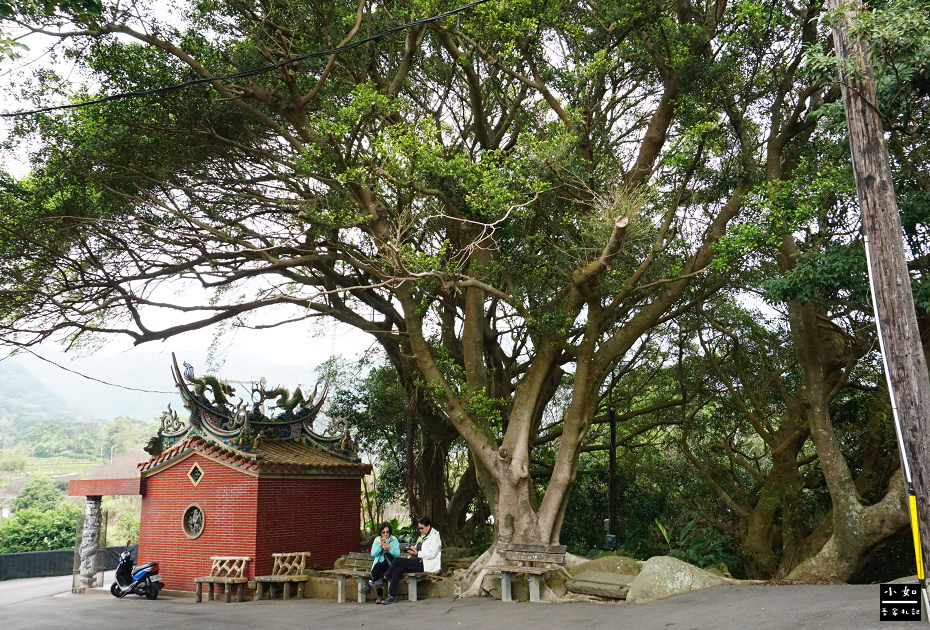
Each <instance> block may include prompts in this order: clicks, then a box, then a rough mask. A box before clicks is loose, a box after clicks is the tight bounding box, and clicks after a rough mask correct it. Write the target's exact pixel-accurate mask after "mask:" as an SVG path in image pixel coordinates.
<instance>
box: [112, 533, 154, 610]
mask: <svg viewBox="0 0 930 630" xmlns="http://www.w3.org/2000/svg"><path fill="white" fill-rule="evenodd" d="M131 542H132V541H129V540H127V541H126V551H124V552H123V553H121V554H120V555H119V564H117V565H116V581H115V582H113V584H112V585H111V586H110V593H111V594H112V595H113V597H117V598H123V597H126V596H127V595H131V594H133V593H135V594H136V595H140V596H141V595H145V597H146V599H156V598H157V597H158V591H160V590H161V589H162V588H164V586H165V585H164V583H163V582H162V581H161V576H160V575H159V574H158V563H157V562H149V563H148V564H143V565H142V566H140V567H136V568H135V570H133V568H132V554H131V553H130V552H129V545H130V543H131Z"/></svg>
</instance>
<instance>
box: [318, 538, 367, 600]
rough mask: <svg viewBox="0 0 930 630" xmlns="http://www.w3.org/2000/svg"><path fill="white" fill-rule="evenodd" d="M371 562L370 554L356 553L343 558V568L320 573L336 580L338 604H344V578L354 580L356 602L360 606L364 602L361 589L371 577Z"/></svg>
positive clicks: (363, 594)
mask: <svg viewBox="0 0 930 630" xmlns="http://www.w3.org/2000/svg"><path fill="white" fill-rule="evenodd" d="M373 561H374V558H372V557H371V554H367V553H363V552H361V551H356V552H353V553H350V554H348V555H347V556H346V557H345V560H344V561H343V563H342V567H343V568H341V569H330V570H329V571H322V573H323V575H332V576H334V577H335V578H336V581H337V583H338V591H337V594H336V601H338V602H339V603H340V604H344V603H345V601H346V578H355V581H356V582H357V583H358V601H359V603H360V604H362V603H364V602H365V593H363V592H362V587H363V586H365V584H367V583H368V578H370V577H371V563H372V562H373Z"/></svg>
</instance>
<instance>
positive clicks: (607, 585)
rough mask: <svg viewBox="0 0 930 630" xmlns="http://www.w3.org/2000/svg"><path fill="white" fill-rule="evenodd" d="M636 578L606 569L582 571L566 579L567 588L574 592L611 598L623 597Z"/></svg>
mask: <svg viewBox="0 0 930 630" xmlns="http://www.w3.org/2000/svg"><path fill="white" fill-rule="evenodd" d="M634 579H635V577H634V576H632V575H626V574H623V573H607V572H604V571H582V572H581V573H579V574H578V575H576V576H575V577H574V578H573V579H571V580H566V581H565V588H566V589H568V590H569V591H571V592H573V593H580V594H582V595H595V596H597V597H607V598H610V599H623V598H625V597H626V594H627V591H629V590H630V584H632V583H633V580H634Z"/></svg>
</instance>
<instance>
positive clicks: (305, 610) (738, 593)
mask: <svg viewBox="0 0 930 630" xmlns="http://www.w3.org/2000/svg"><path fill="white" fill-rule="evenodd" d="M56 580H57V582H56ZM30 583H31V584H30ZM55 591H57V592H58V594H53V595H50V594H49V593H51V592H55ZM889 626H890V627H891V628H896V629H897V628H908V627H915V628H916V627H918V626H923V627H926V625H925V624H920V623H917V622H894V623H890V622H885V623H882V622H879V621H878V586H877V585H865V586H862V585H855V586H756V585H751V586H750V585H733V586H729V585H728V586H719V587H716V588H712V589H708V590H704V591H697V592H693V593H688V594H685V595H679V596H676V597H671V598H668V599H665V600H661V601H658V602H653V603H651V604H644V605H635V604H629V605H628V604H624V603H569V604H545V603H543V604H528V603H519V602H517V603H509V604H505V603H502V602H500V601H497V600H492V599H488V598H468V599H460V600H452V599H427V600H422V601H419V602H413V603H411V602H400V603H398V604H395V605H393V606H376V605H374V604H372V603H368V604H357V603H347V604H337V603H336V602H334V601H332V600H320V599H304V600H292V601H281V600H277V601H267V600H266V601H262V602H245V603H242V604H235V603H232V604H225V603H222V602H203V603H201V604H197V603H195V602H194V600H192V599H189V598H179V597H159V599H158V600H156V601H148V600H146V599H144V598H140V597H137V596H130V597H127V598H125V599H122V600H117V599H115V598H112V597H109V596H101V595H72V594H71V592H70V577H67V578H40V579H36V580H13V581H10V582H0V628H3V629H4V630H7V629H10V630H13V629H29V628H36V629H41V630H49V629H58V628H61V629H63V630H64V629H68V630H71V629H82V628H88V629H91V628H92V629H94V630H110V629H113V630H137V629H144V628H153V629H155V628H157V629H159V630H163V629H170V628H191V627H196V628H197V629H198V630H207V629H210V628H217V629H234V630H244V629H247V628H289V629H291V628H313V629H316V628H324V629H325V628H340V629H342V628H358V629H360V630H366V629H372V630H393V629H403V630H412V629H424V630H434V629H441V628H453V629H460V630H471V629H489V630H490V629H494V630H542V629H546V628H572V629H575V628H578V629H584V630H587V629H589V628H611V629H617V628H629V629H636V630H639V629H644V630H660V629H661V630H703V629H707V630H710V629H714V630H742V629H744V628H752V629H760V630H768V629H772V630H776V629H777V630H783V629H790V630H800V629H808V628H809V629H812V630H820V629H823V630H834V629H838V628H843V629H844V630H845V629H849V630H858V629H860V628H883V627H889Z"/></svg>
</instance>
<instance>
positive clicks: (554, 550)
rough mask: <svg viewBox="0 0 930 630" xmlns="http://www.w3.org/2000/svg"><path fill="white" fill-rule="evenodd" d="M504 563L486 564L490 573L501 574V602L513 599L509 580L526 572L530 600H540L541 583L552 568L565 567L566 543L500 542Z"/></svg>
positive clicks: (559, 568) (557, 569) (553, 569)
mask: <svg viewBox="0 0 930 630" xmlns="http://www.w3.org/2000/svg"><path fill="white" fill-rule="evenodd" d="M499 548H500V551H502V552H503V556H504V562H505V563H506V564H502V565H495V566H489V567H487V570H488V571H489V572H494V573H500V574H501V601H502V602H512V601H513V594H512V593H513V591H512V589H511V580H512V579H513V576H514V575H525V576H526V578H527V580H529V583H530V601H531V602H538V601H540V593H541V590H542V588H541V582H542V580H543V579H544V578H545V576H546V575H547V574H549V573H552V572H553V571H559V570H562V569H564V567H565V545H525V544H516V543H513V544H506V543H505V544H501V545H500V546H499Z"/></svg>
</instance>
